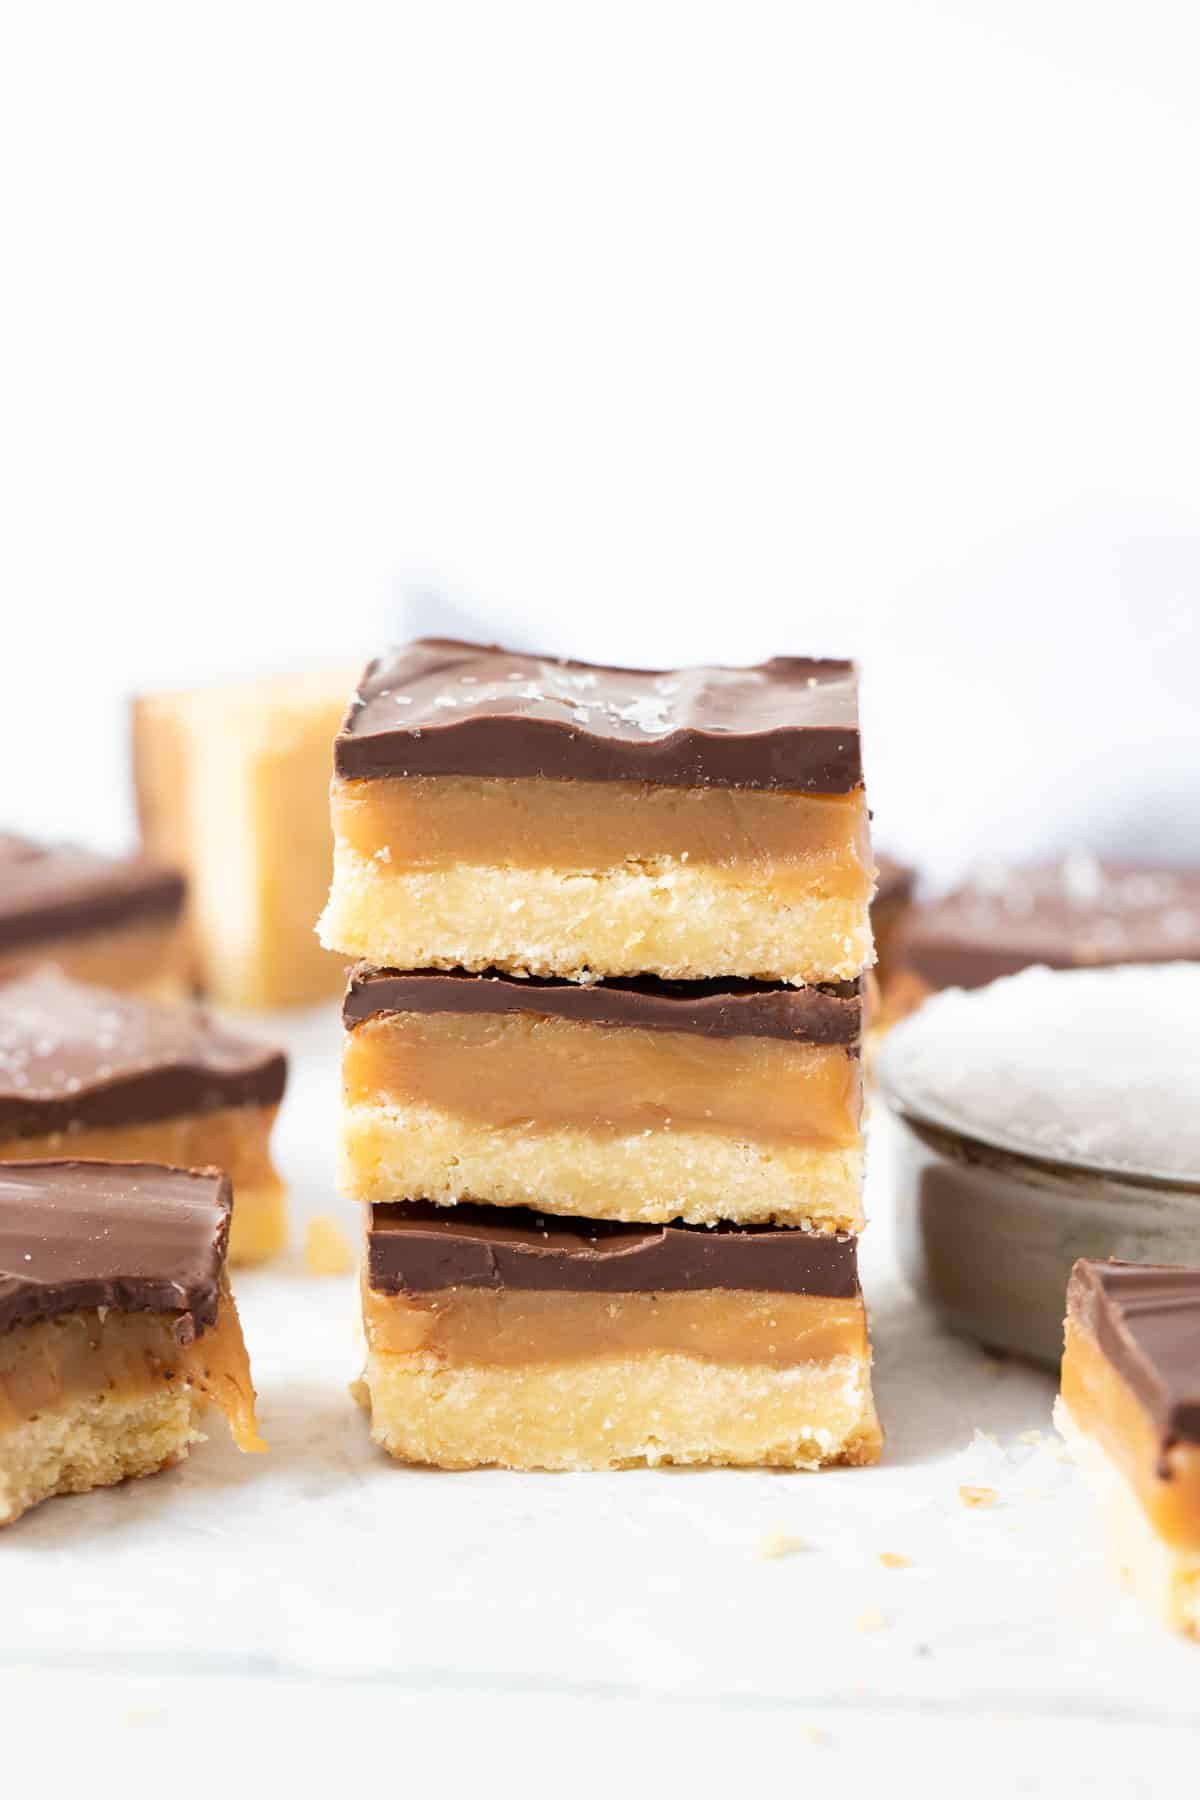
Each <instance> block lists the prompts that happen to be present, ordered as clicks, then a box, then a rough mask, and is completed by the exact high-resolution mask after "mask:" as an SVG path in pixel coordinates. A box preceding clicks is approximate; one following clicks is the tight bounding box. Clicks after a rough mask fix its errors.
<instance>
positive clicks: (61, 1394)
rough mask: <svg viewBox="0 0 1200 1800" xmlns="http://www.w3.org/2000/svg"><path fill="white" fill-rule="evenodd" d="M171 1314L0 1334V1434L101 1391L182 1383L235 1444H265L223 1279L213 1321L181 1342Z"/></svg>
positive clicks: (108, 1312)
mask: <svg viewBox="0 0 1200 1800" xmlns="http://www.w3.org/2000/svg"><path fill="white" fill-rule="evenodd" d="M175 1326H176V1320H175V1319H174V1318H173V1317H172V1315H171V1314H169V1313H138V1312H121V1311H119V1310H118V1309H116V1308H114V1307H107V1308H98V1309H93V1310H90V1311H85V1312H72V1313H64V1314H63V1315H62V1316H61V1317H59V1318H56V1319H41V1320H38V1322H37V1323H36V1324H33V1325H28V1326H23V1327H21V1326H18V1327H17V1328H16V1329H14V1330H12V1331H9V1332H6V1333H5V1334H4V1335H3V1336H2V1337H0V1432H3V1431H11V1430H13V1429H14V1428H15V1427H16V1426H18V1425H21V1424H23V1423H25V1422H26V1421H28V1420H31V1419H35V1418H37V1417H38V1416H39V1414H41V1413H44V1412H52V1411H54V1410H56V1409H57V1408H59V1407H61V1406H65V1405H70V1404H71V1403H72V1402H75V1401H78V1400H82V1399H89V1398H94V1397H98V1396H101V1395H103V1394H105V1393H111V1394H114V1395H119V1396H120V1397H121V1398H122V1399H124V1400H128V1399H134V1398H136V1397H137V1396H139V1395H142V1394H148V1393H152V1392H154V1391H155V1390H156V1389H161V1388H162V1387H163V1385H164V1383H168V1382H186V1383H187V1384H188V1385H189V1386H191V1387H192V1388H194V1389H195V1390H196V1392H197V1394H198V1395H199V1396H200V1398H201V1400H202V1401H203V1402H204V1403H206V1404H210V1405H213V1406H217V1407H219V1408H220V1410H221V1411H222V1412H223V1413H224V1414H225V1417H226V1418H227V1419H228V1420H229V1428H230V1430H231V1431H232V1433H233V1438H234V1442H235V1443H236V1444H237V1446H238V1449H239V1450H265V1449H266V1445H265V1444H264V1443H263V1441H262V1439H261V1438H260V1437H259V1435H258V1425H257V1422H256V1420H255V1416H254V1385H253V1383H252V1382H251V1379H250V1363H249V1359H248V1358H247V1355H246V1346H245V1343H244V1341H243V1339H242V1327H241V1322H240V1320H239V1319H238V1315H237V1307H236V1306H235V1305H234V1301H233V1296H232V1294H231V1293H230V1292H229V1289H228V1287H227V1286H226V1285H225V1284H222V1291H221V1302H220V1307H219V1310H218V1312H217V1320H216V1323H215V1325H210V1326H209V1328H208V1330H207V1331H204V1332H202V1333H201V1334H200V1336H199V1337H197V1338H196V1339H194V1341H193V1342H192V1343H190V1344H186V1345H184V1344H180V1342H179V1340H178V1338H177V1336H176V1331H175Z"/></svg>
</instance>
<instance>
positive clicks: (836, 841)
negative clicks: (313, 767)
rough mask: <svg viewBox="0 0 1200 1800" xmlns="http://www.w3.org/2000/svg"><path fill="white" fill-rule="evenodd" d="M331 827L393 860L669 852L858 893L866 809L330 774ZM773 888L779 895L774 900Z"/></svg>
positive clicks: (828, 798) (679, 792)
mask: <svg viewBox="0 0 1200 1800" xmlns="http://www.w3.org/2000/svg"><path fill="white" fill-rule="evenodd" d="M332 809H333V827H334V832H335V834H336V835H337V836H338V837H339V838H341V839H343V840H344V841H345V842H346V843H348V844H349V845H350V846H351V847H352V848H353V849H355V850H357V851H358V853H359V854H360V855H362V856H364V857H370V856H375V855H377V854H378V853H379V852H381V851H385V850H386V852H387V858H386V860H387V862H388V865H389V866H390V867H395V868H397V869H406V870H407V869H441V868H447V867H454V866H457V865H460V864H464V863H466V864H473V865H483V866H498V867H502V868H520V869H542V868H551V869H555V870H558V871H560V872H562V873H573V874H576V873H577V874H590V873H595V872H598V871H600V870H603V869H611V868H614V867H621V866H622V865H629V864H635V865H636V864H639V863H644V864H647V865H649V866H650V867H651V868H654V867H656V866H658V865H661V864H663V863H664V862H668V861H679V862H690V863H697V864H702V865H704V866H705V867H710V868H726V869H728V870H730V871H735V870H740V871H742V872H743V873H744V872H746V871H747V870H751V871H754V872H755V873H757V875H758V876H759V877H760V878H761V877H762V876H763V875H765V874H766V873H767V872H768V871H771V872H772V875H773V878H774V879H775V880H777V881H780V882H782V883H783V884H784V888H785V890H788V891H790V890H791V888H793V887H794V888H796V889H803V891H804V892H806V893H813V892H816V893H820V894H823V895H826V896H829V897H838V898H845V899H861V900H862V901H863V902H864V903H865V902H866V900H867V898H868V896H869V894H870V891H871V884H872V879H873V873H872V864H871V855H870V847H869V840H868V835H867V811H866V804H865V801H864V799H863V796H862V793H861V791H858V792H855V793H851V794H794V793H768V792H765V791H758V790H755V789H746V788H675V787H658V786H654V785H653V784H651V783H649V782H640V781H540V780H529V781H508V780H504V779H500V778H497V777H490V776H476V775H470V776H468V775H438V776H413V777H411V778H405V779H395V778H392V777H388V778H384V779H381V780H378V781H344V780H335V782H334V784H333V796H332ZM782 897H784V896H783V895H782V894H781V898H782Z"/></svg>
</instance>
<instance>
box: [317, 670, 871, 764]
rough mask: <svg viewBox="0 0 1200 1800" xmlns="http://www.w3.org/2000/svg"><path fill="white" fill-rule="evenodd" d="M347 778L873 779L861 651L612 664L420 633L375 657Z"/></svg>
mask: <svg viewBox="0 0 1200 1800" xmlns="http://www.w3.org/2000/svg"><path fill="white" fill-rule="evenodd" d="M334 765H335V768H336V770H337V773H338V774H339V775H343V776H347V777H372V776H376V777H378V776H403V775H501V776H506V777H509V778H518V779H519V778H522V777H527V776H542V777H548V778H551V779H556V780H573V781H651V782H657V783H659V784H662V785H665V786H668V787H749V788H787V789H793V790H798V789H813V790H815V791H817V792H820V793H828V794H842V793H848V792H850V790H851V789H853V788H856V787H858V786H860V784H861V782H862V761H861V756H860V750H859V734H858V684H857V677H856V673H855V669H854V665H853V663H848V662H833V661H817V660H814V659H812V658H808V657H788V656H776V657H773V658H772V659H771V661H770V662H766V663H762V664H760V665H759V666H758V667H757V668H750V669H719V668H699V669H615V668H607V667H605V666H603V665H601V664H592V663H581V662H569V661H567V660H566V659H560V658H556V657H544V656H526V655H523V654H521V653H519V652H516V651H511V650H501V649H499V648H497V647H495V646H489V645H486V644H467V643H460V642H459V641H458V640H457V639H453V638H420V639H418V641H417V642H416V643H414V644H409V645H407V646H405V647H404V648H402V649H397V650H392V651H390V652H389V653H388V654H387V655H386V656H382V657H379V658H378V659H377V660H376V661H375V662H373V663H371V664H370V665H369V667H368V669H367V672H366V674H365V675H364V677H363V680H362V683H361V685H360V687H359V690H358V693H357V694H356V695H355V697H354V700H353V701H352V702H351V706H350V711H349V713H348V714H347V717H346V721H345V723H344V724H343V726H342V729H341V731H340V732H339V734H338V736H337V738H336V740H335V743H334Z"/></svg>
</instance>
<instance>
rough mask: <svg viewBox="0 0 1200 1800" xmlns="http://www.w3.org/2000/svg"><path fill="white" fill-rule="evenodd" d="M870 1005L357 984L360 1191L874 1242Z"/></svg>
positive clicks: (354, 1037) (729, 985)
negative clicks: (869, 1192)
mask: <svg viewBox="0 0 1200 1800" xmlns="http://www.w3.org/2000/svg"><path fill="white" fill-rule="evenodd" d="M860 990H861V984H860V983H857V982H847V983H845V984H843V985H842V986H841V987H838V988H788V987H778V986H776V987H769V986H763V985H760V984H756V983H752V982H736V981H734V982H708V983H669V982H662V981H659V980H657V979H654V978H652V977H643V978H642V979H641V980H639V981H627V982H607V981H606V982H598V983H594V984H591V985H587V986H583V985H580V984H579V983H574V982H565V981H547V980H536V979H526V980H520V979H516V978H513V977H508V976H482V975H466V974H461V973H460V974H457V975H451V974H445V973H441V972H437V971H425V972H423V973H413V974H406V975H404V974H398V973H395V972H391V971H387V970H376V969H370V968H367V967H365V966H362V967H359V968H358V969H356V970H355V971H354V972H353V975H352V977H351V982H350V987H349V990H348V993H347V996H346V1001H345V1007H344V1017H345V1021H346V1026H347V1031H346V1041H345V1051H344V1065H343V1072H344V1082H343V1100H344V1107H343V1116H342V1159H341V1163H342V1167H341V1175H342V1185H343V1189H344V1191H345V1192H347V1193H349V1194H350V1195H352V1196H353V1197H354V1198H356V1199H360V1200H389V1199H392V1198H394V1197H395V1196H397V1195H413V1194H419V1195H420V1196H421V1197H422V1198H424V1199H428V1200H435V1201H439V1202H442V1203H446V1204H452V1203H454V1202H456V1201H458V1200H463V1199H468V1200H478V1201H484V1202H490V1203H491V1204H493V1205H497V1206H524V1205H529V1204H533V1203H534V1202H536V1203H537V1204H538V1205H541V1206H545V1207H547V1208H548V1209H550V1210H551V1211H553V1212H556V1213H567V1214H574V1215H579V1216H582V1217H584V1218H593V1219H622V1220H627V1221H637V1220H642V1221H658V1222H663V1223H667V1222H669V1221H671V1220H672V1219H681V1220H683V1221H685V1222H686V1223H689V1224H715V1223H716V1222H717V1221H718V1220H719V1219H722V1218H725V1219H732V1220H734V1221H736V1222H739V1223H747V1224H749V1223H755V1224H764V1223H772V1222H774V1223H779V1224H789V1225H797V1226H805V1227H808V1228H813V1229H819V1230H829V1231H855V1230H858V1229H860V1228H861V1225H862V1223H863V1215H862V1148H861V1141H860V1137H859V1120H860V1112H861V1068H860V1060H859V1042H860V1034H861V1018H862V1004H861V991H860Z"/></svg>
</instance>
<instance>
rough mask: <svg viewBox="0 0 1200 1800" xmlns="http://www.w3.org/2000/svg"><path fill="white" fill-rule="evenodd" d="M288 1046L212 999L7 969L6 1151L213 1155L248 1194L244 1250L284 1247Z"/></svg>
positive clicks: (240, 1216)
mask: <svg viewBox="0 0 1200 1800" xmlns="http://www.w3.org/2000/svg"><path fill="white" fill-rule="evenodd" d="M286 1076H287V1059H286V1058H285V1056H284V1054H283V1052H282V1051H281V1050H275V1049H271V1048H267V1047H265V1046H263V1045H261V1044H255V1043H253V1042H250V1041H248V1040H247V1039H246V1038H243V1037H240V1036H237V1035H235V1034H234V1033H233V1032H230V1031H227V1030H225V1029H224V1028H223V1027H222V1026H220V1025H218V1024H217V1023H216V1022H215V1021H214V1020H213V1019H211V1018H210V1017H209V1016H208V1014H207V1013H205V1012H203V1011H202V1010H201V1009H200V1008H199V1007H163V1006H156V1005H154V1004H153V1002H151V1001H149V1000H138V999H135V998H134V997H133V996H132V995H130V994H114V993H110V992H108V991H107V990H105V989H104V988H97V987H89V986H86V985H85V984H84V983H83V982H79V981H71V980H69V979H68V978H67V977H66V976H65V975H62V974H60V973H59V972H58V971H57V970H55V969H45V968H44V969H36V970H32V971H30V972H29V973H27V974H24V975H19V976H12V977H10V978H9V979H8V980H6V981H0V1162H9V1161H12V1160H14V1159H16V1160H20V1161H27V1160H29V1159H30V1158H32V1157H59V1156H63V1155H70V1156H74V1157H87V1158H95V1159H96V1160H98V1161H101V1162H141V1161H153V1162H170V1163H178V1164H181V1165H183V1166H185V1167H186V1166H191V1165H193V1164H207V1163H212V1164H215V1165H216V1166H218V1167H220V1168H223V1169H224V1170H225V1171H226V1173H227V1174H228V1175H229V1176H230V1178H231V1180H232V1182H233V1185H234V1191H235V1192H236V1194H237V1214H236V1217H235V1220H234V1226H233V1241H232V1247H231V1252H230V1255H231V1260H232V1261H233V1262H254V1261H257V1260H259V1259H260V1258H262V1257H265V1256H270V1255H271V1254H273V1253H274V1252H275V1251H276V1250H278V1249H280V1248H281V1247H282V1244H283V1241H284V1236H285V1230H286V1218H285V1204H284V1188H283V1183H282V1182H281V1181H280V1179H279V1176H278V1174H277V1173H276V1171H275V1168H274V1166H273V1164H272V1162H271V1152H270V1135H271V1126H272V1124H273V1122H274V1119H275V1114H276V1113H277V1112H278V1110H279V1102H280V1100H281V1099H282V1097H283V1088H284V1081H285V1079H286Z"/></svg>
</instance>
